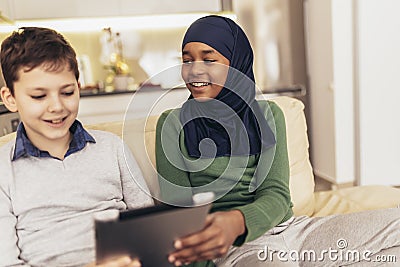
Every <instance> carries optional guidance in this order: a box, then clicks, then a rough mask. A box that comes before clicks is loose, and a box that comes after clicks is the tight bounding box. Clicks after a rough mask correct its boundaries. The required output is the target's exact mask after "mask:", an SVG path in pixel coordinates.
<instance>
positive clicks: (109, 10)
mask: <svg viewBox="0 0 400 267" xmlns="http://www.w3.org/2000/svg"><path fill="white" fill-rule="evenodd" d="M2 1H5V2H7V4H8V5H10V6H12V8H13V10H14V17H15V19H17V20H25V19H51V18H80V17H110V16H135V15H154V14H168V13H187V12H218V11H221V8H222V7H221V3H220V1H217V0H202V1H198V0H173V1H170V0H145V1H143V0H113V1H110V0H84V1H82V0H35V1H32V0H2ZM0 3H1V2H0Z"/></svg>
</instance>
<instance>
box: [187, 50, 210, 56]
mask: <svg viewBox="0 0 400 267" xmlns="http://www.w3.org/2000/svg"><path fill="white" fill-rule="evenodd" d="M201 53H202V54H206V55H207V54H214V53H215V50H213V49H209V50H203V51H201ZM189 54H190V52H189V51H187V50H183V51H182V56H185V55H189Z"/></svg>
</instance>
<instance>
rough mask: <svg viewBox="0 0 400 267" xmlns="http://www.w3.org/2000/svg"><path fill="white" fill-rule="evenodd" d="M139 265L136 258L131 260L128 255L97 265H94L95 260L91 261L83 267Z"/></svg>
mask: <svg viewBox="0 0 400 267" xmlns="http://www.w3.org/2000/svg"><path fill="white" fill-rule="evenodd" d="M141 266H142V265H141V264H140V261H138V260H136V259H134V260H132V259H131V258H130V257H128V256H125V257H121V258H118V259H116V260H112V261H108V262H106V263H103V264H99V265H96V262H92V263H90V264H88V265H86V266H85V267H141Z"/></svg>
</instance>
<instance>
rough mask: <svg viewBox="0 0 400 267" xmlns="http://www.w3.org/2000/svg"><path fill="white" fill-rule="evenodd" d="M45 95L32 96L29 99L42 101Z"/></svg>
mask: <svg viewBox="0 0 400 267" xmlns="http://www.w3.org/2000/svg"><path fill="white" fill-rule="evenodd" d="M45 96H46V95H32V96H31V97H32V98H33V99H42V98H44V97H45Z"/></svg>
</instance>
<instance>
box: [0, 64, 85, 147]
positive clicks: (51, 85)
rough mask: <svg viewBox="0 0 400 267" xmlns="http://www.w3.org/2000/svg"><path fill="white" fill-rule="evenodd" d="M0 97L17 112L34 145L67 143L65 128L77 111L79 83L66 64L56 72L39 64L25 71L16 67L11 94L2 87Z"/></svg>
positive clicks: (44, 145)
mask: <svg viewBox="0 0 400 267" xmlns="http://www.w3.org/2000/svg"><path fill="white" fill-rule="evenodd" d="M1 96H2V98H3V101H4V103H5V105H6V106H7V108H8V109H9V110H10V111H13V112H16V111H18V112H19V115H20V118H21V121H22V122H23V123H24V126H25V129H26V133H27V135H28V137H29V139H30V141H31V142H32V143H33V144H34V145H35V146H37V147H38V148H40V149H42V148H45V147H46V146H47V145H49V143H52V144H53V145H54V144H60V145H65V144H67V143H69V141H70V135H71V134H70V132H69V128H70V127H71V125H72V123H73V122H74V121H75V119H76V116H77V114H78V108H79V85H78V83H77V81H76V79H75V75H74V73H73V72H72V71H70V70H69V69H68V68H67V67H64V69H62V70H58V71H48V70H46V68H45V67H44V66H43V65H42V66H39V67H36V68H34V69H32V70H30V71H28V72H25V71H24V69H20V70H19V80H18V81H16V82H14V96H12V95H11V93H10V91H9V90H8V88H4V87H3V88H2V89H1Z"/></svg>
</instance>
